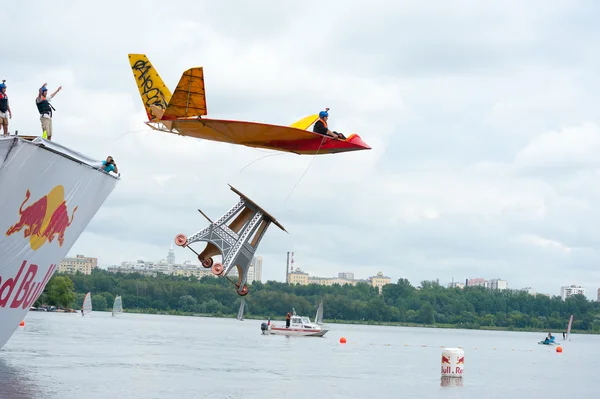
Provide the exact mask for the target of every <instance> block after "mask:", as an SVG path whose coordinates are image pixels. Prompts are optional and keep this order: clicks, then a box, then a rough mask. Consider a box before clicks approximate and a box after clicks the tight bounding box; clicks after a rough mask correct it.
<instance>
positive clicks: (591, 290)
mask: <svg viewBox="0 0 600 399" xmlns="http://www.w3.org/2000/svg"><path fill="white" fill-rule="evenodd" d="M289 254H295V252H292V251H288V252H287V253H286V261H285V263H284V264H283V265H280V266H281V270H283V274H284V275H283V277H282V278H275V279H273V278H263V270H264V267H263V265H264V258H263V257H262V255H260V254H259V253H258V252H257V253H256V254H255V257H254V259H253V261H252V262H251V263H252V264H254V261H255V260H256V259H260V271H259V273H260V276H259V278H260V279H261V280H262V281H263V282H266V281H269V280H270V281H278V282H286V281H287V277H286V274H285V270H286V266H287V267H290V268H292V267H293V268H294V270H296V269H299V270H300V271H302V272H306V273H308V274H309V275H310V276H311V278H313V277H317V278H320V279H336V278H339V279H348V280H353V279H354V276H355V275H356V273H355V272H351V271H344V272H341V271H338V272H337V273H333V274H332V275H319V274H315V272H313V271H311V270H309V269H307V270H303V269H301V268H300V267H299V266H298V263H297V262H296V261H295V257H294V255H292V256H291V258H289ZM81 256H83V255H80V254H77V255H76V256H74V257H71V256H69V258H71V259H76V258H77V257H81ZM94 259H96V262H98V260H99V259H100V258H94ZM176 259H177V256H176V254H175V252H174V248H173V246H172V245H171V246H170V247H169V249H168V250H167V256H166V257H164V258H159V259H158V260H148V261H145V262H150V263H159V262H164V263H165V264H171V265H172V264H177V263H176ZM139 260H141V259H138V260H127V261H123V262H121V264H123V263H126V262H131V263H135V262H137V261H139ZM288 261H289V264H288ZM186 264H189V265H194V266H199V268H200V269H203V268H202V266H201V265H200V263H199V262H198V261H197V260H192V259H186V260H184V261H183V262H181V263H178V265H186ZM292 265H294V266H292ZM118 266H119V265H110V266H106V265H102V264H101V263H100V262H98V265H97V267H99V268H101V269H105V270H108V268H109V267H118ZM205 270H208V269H205ZM254 270H255V269H254V268H253V269H252V272H250V271H249V274H248V280H251V279H252V280H253V279H254V273H255V271H254ZM209 272H210V270H208V271H206V273H202V274H206V275H208V274H210V273H209ZM379 272H380V271H379V270H378V271H377V272H375V273H372V274H366V275H364V277H363V278H358V279H357V280H365V278H367V279H368V278H370V277H372V276H376V275H377V273H379ZM386 274H387V275H388V276H389V277H390V281H391V283H396V282H397V281H398V279H399V278H405V277H398V278H393V277H391V273H388V272H386ZM342 275H346V277H342ZM350 276H351V277H350ZM424 280H427V281H436V280H438V281H439V280H440V279H439V278H422V279H419V280H418V281H412V280H410V279H409V281H410V283H411V284H412V285H413V286H415V287H417V286H418V285H419V284H420V283H421V281H424ZM490 282H491V283H492V284H495V286H492V287H490V288H493V289H498V288H497V287H498V283H499V284H500V288H499V289H506V288H509V287H508V286H507V285H504V284H506V283H507V280H504V279H501V278H490V279H485V278H483V277H467V278H464V279H456V278H455V277H454V276H453V277H452V278H451V281H448V282H447V283H445V284H444V283H440V284H441V285H442V286H446V287H450V286H451V284H454V286H460V285H461V284H462V285H463V286H468V285H472V286H475V285H481V286H485V287H488V285H487V284H489V283H490ZM570 286H574V287H583V291H584V296H585V297H586V298H587V299H588V300H593V301H597V300H600V288H597V295H595V294H596V287H585V286H582V285H581V284H571V283H565V284H563V285H561V286H559V287H557V288H556V289H555V290H550V291H547V292H543V291H541V290H537V289H536V288H535V287H532V285H531V284H530V285H525V286H522V287H516V286H515V287H510V288H509V289H514V290H524V291H527V292H529V293H530V294H532V295H536V294H537V295H550V296H560V297H563V298H564V295H563V288H565V287H570Z"/></svg>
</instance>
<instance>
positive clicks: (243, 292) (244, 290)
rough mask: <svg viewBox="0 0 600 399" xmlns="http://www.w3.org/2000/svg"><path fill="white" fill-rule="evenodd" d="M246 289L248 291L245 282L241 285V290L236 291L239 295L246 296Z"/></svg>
mask: <svg viewBox="0 0 600 399" xmlns="http://www.w3.org/2000/svg"><path fill="white" fill-rule="evenodd" d="M248 291H250V290H249V289H248V286H247V285H246V284H244V286H243V287H242V290H241V291H238V292H237V293H238V295H239V296H246V295H248Z"/></svg>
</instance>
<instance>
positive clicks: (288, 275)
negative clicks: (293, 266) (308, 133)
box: [285, 251, 290, 284]
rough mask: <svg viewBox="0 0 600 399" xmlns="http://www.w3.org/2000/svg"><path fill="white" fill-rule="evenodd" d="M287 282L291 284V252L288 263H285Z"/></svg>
mask: <svg viewBox="0 0 600 399" xmlns="http://www.w3.org/2000/svg"><path fill="white" fill-rule="evenodd" d="M285 282H286V283H287V284H289V283H290V251H288V253H287V261H286V263H285Z"/></svg>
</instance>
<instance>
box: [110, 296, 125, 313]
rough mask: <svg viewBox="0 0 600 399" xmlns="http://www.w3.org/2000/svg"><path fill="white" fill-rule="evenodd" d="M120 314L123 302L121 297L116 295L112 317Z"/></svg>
mask: <svg viewBox="0 0 600 399" xmlns="http://www.w3.org/2000/svg"><path fill="white" fill-rule="evenodd" d="M121 313H123V300H122V299H121V295H117V297H116V298H115V302H114V303H113V310H112V315H113V317H114V316H116V315H118V314H121Z"/></svg>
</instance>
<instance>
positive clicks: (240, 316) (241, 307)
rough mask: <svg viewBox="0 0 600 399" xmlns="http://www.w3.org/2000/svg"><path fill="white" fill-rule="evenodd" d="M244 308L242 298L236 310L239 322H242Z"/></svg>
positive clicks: (244, 303)
mask: <svg viewBox="0 0 600 399" xmlns="http://www.w3.org/2000/svg"><path fill="white" fill-rule="evenodd" d="M245 307H246V302H244V298H242V303H240V310H238V314H237V317H236V318H237V319H238V320H239V321H244V308H245Z"/></svg>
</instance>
